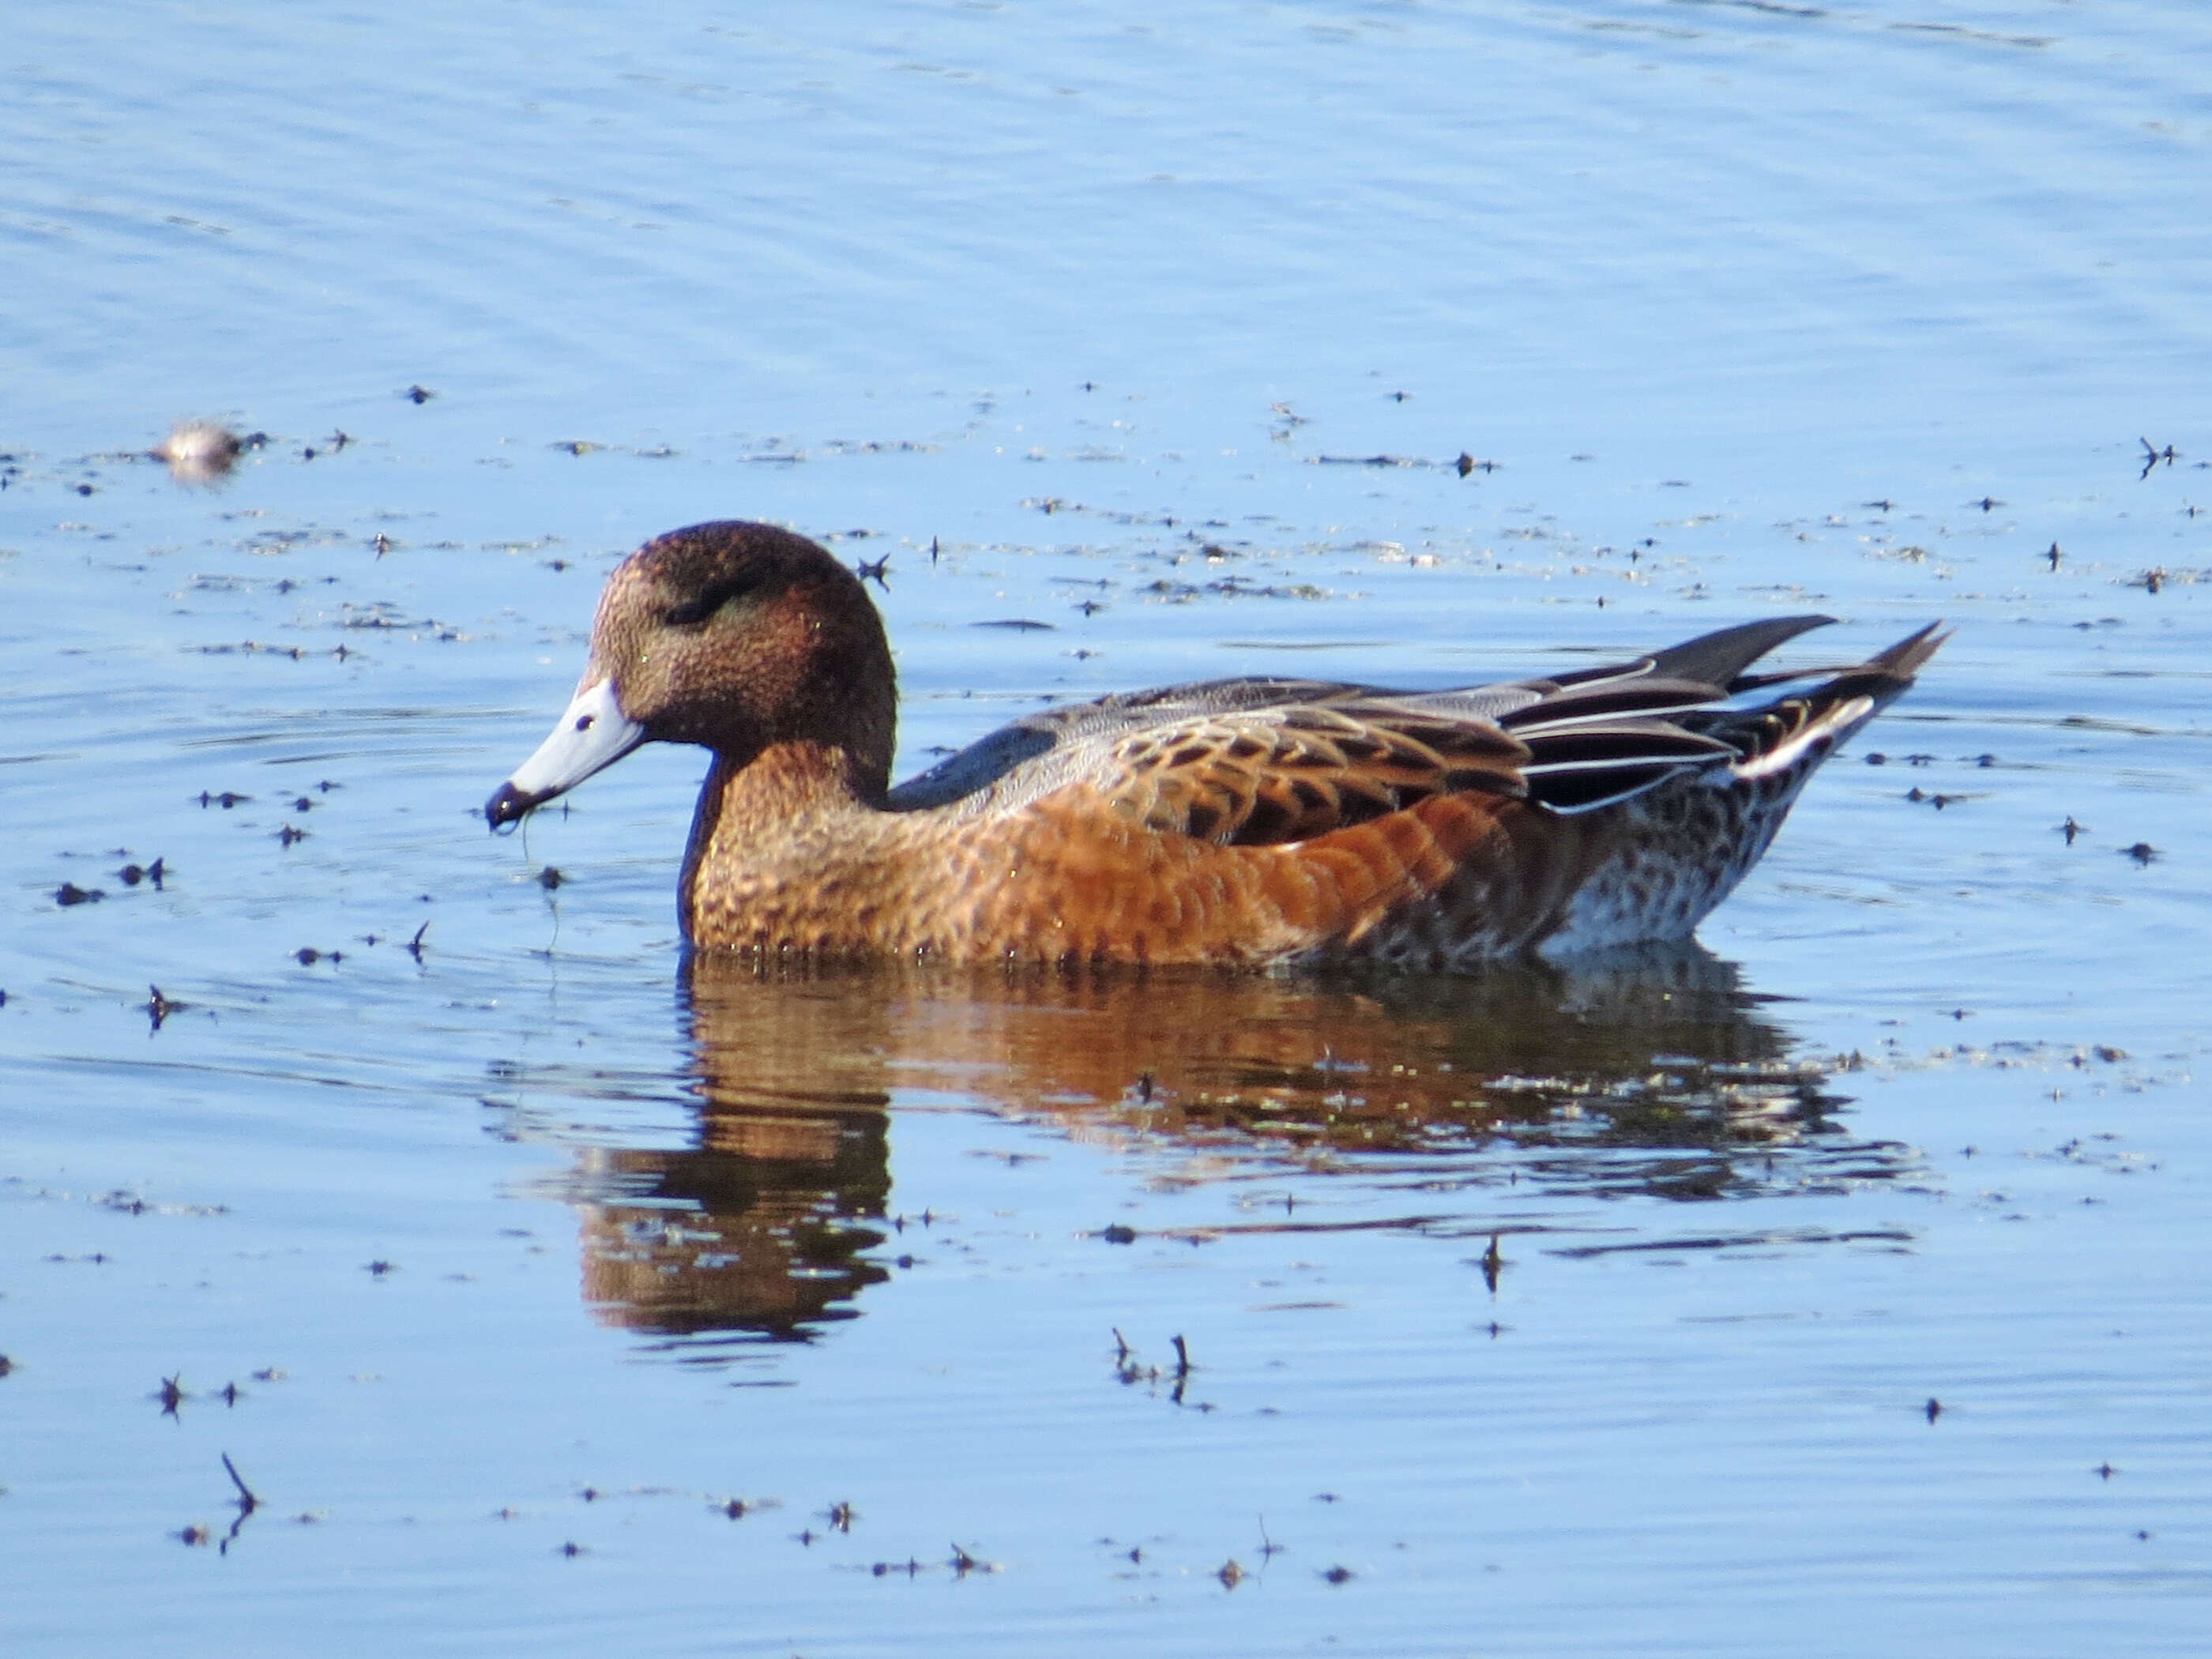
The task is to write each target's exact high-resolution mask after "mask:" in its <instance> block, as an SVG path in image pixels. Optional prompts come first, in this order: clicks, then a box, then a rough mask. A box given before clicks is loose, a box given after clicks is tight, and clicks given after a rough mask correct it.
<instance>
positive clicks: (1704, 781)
mask: <svg viewBox="0 0 2212 1659" xmlns="http://www.w3.org/2000/svg"><path fill="white" fill-rule="evenodd" d="M1833 746H1834V744H1833V740H1832V739H1830V738H1822V739H1820V740H1819V741H1818V742H1817V743H1816V744H1809V745H1808V752H1807V753H1806V754H1805V755H1804V756H1803V757H1802V759H1800V760H1799V761H1798V762H1797V763H1796V764H1794V765H1791V766H1790V767H1788V768H1786V769H1779V770H1768V771H1765V772H1763V773H1761V774H1759V775H1756V776H1753V777H1750V778H1742V777H1739V776H1737V775H1735V772H1734V771H1733V770H1732V769H1724V770H1722V771H1718V772H1715V773H1707V774H1704V775H1699V776H1694V777H1686V778H1677V779H1675V780H1674V781H1672V782H1670V783H1666V784H1662V785H1661V786H1660V787H1658V788H1656V789H1653V790H1650V791H1649V792H1648V793H1644V794H1642V795H1638V796H1637V797H1636V798H1635V799H1632V800H1626V801H1623V802H1621V803H1620V804H1619V805H1615V806H1612V807H1608V808H1607V809H1606V816H1607V818H1608V819H1609V820H1610V822H1609V823H1607V826H1606V829H1607V832H1608V833H1607V842H1608V850H1607V855H1606V856H1605V858H1604V859H1603V860H1602V861H1601V862H1600V863H1599V864H1598V866H1597V867H1596V868H1595V870H1594V871H1592V872H1591V873H1590V876H1589V879H1588V880H1586V881H1585V882H1583V884H1582V885H1581V887H1580V888H1578V889H1577V891H1576V893H1575V896H1574V900H1573V902H1572V903H1571V904H1570V905H1569V906H1568V907H1567V910H1566V914H1565V915H1564V916H1563V917H1562V918H1561V920H1560V922H1559V927H1557V928H1556V929H1555V930H1554V931H1553V932H1552V933H1549V934H1548V935H1547V936H1546V938H1545V939H1544V940H1543V941H1542V944H1541V953H1542V954H1543V955H1545V956H1547V957H1565V956H1571V955H1574V954H1577V952H1581V951H1601V950H1607V949H1610V948H1612V947H1613V946H1616V945H1627V944H1632V943H1635V942H1637V941H1638V940H1643V939H1687V938H1688V937H1689V936H1690V934H1691V933H1692V932H1693V931H1695V929H1696V927H1697V926H1698V924H1699V922H1701V921H1704V920H1705V917H1706V916H1707V915H1710V914H1711V911H1712V909H1713V908H1714V907H1715V906H1716V905H1717V904H1718V903H1720V902H1721V901H1722V900H1723V899H1724V898H1726V897H1727V896H1729V894H1730V893H1731V892H1733V891H1734V890H1735V885H1736V884H1737V883H1738V882H1740V881H1741V880H1742V879H1743V878H1744V877H1745V876H1746V875H1747V874H1748V873H1749V872H1750V870H1751V867H1752V866H1753V865H1754V864H1756V863H1758V862H1759V860H1760V859H1761V858H1762V857H1764V856H1765V853H1766V849H1767V848H1768V847H1769V846H1771V844H1772V843H1773V841H1774V837H1775V835H1776V834H1777V832H1778V831H1779V830H1780V829H1781V828H1782V823H1783V820H1784V818H1786V817H1789V815H1790V806H1791V805H1792V804H1793V803H1795V801H1796V799H1797V793H1798V791H1799V790H1801V789H1802V788H1803V787H1805V781H1806V780H1807V779H1808V778H1810V777H1811V776H1812V775H1813V773H1814V770H1815V769H1818V768H1819V766H1820V763H1821V762H1822V761H1823V760H1825V759H1826V758H1827V756H1828V753H1829V751H1830V750H1831V749H1832V748H1833Z"/></svg>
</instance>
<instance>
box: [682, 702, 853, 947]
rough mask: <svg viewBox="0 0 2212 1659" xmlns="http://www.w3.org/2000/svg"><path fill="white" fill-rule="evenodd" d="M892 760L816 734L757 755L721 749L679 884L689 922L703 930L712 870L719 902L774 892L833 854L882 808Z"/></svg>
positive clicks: (689, 927)
mask: <svg viewBox="0 0 2212 1659" xmlns="http://www.w3.org/2000/svg"><path fill="white" fill-rule="evenodd" d="M883 799H884V769H883V768H882V767H881V766H880V765H873V764H871V763H869V762H868V761H867V760H866V759H865V758H864V757H857V756H855V755H854V754H853V753H852V752H851V751H849V750H845V749H842V748H840V747H837V746H836V745H833V744H824V743H819V742H816V741H813V740H811V739H805V740H799V741H793V742H786V743H778V744H770V745H769V747H768V748H766V749H763V750H761V752H760V753H759V754H757V755H756V756H754V757H753V758H752V759H750V761H744V762H736V761H732V760H730V759H729V758H727V757H724V756H721V755H719V754H718V755H716V756H715V757H714V766H713V767H712V769H709V770H708V774H707V781H706V782H705V783H704V784H702V786H701V787H700V790H699V805H698V809H697V811H696V812H695V813H694V814H693V815H692V818H691V841H690V846H689V847H688V848H685V850H684V875H683V880H682V884H681V886H680V888H679V890H678V893H679V897H678V903H679V905H680V906H681V909H682V915H683V921H684V933H685V934H686V935H687V936H688V937H693V938H696V936H697V935H698V933H699V931H700V930H699V928H698V927H697V925H696V919H697V917H698V915H699V907H700V905H701V904H702V903H703V902H708V895H707V894H706V893H705V892H704V891H702V889H701V886H700V881H701V874H702V872H704V871H712V872H714V887H715V889H716V891H715V894H714V902H716V903H719V904H724V905H726V904H729V903H731V902H738V903H743V902H747V901H757V900H759V899H762V898H766V897H768V896H769V895H770V894H772V893H773V892H774V891H775V890H776V889H778V888H780V887H781V886H782V885H783V884H786V883H787V882H788V881H790V880H791V879H792V878H793V877H794V876H797V875H799V874H801V873H803V872H808V871H813V872H820V871H821V870H822V869H823V866H827V865H829V864H833V863H835V862H836V860H837V859H838V857H839V854H841V852H842V851H843V850H845V849H846V848H848V847H849V845H850V843H851V842H852V841H853V840H854V829H855V827H856V824H857V823H858V822H860V821H863V820H866V819H867V818H869V817H872V815H873V814H875V813H876V812H877V811H879V810H880V809H881V807H882V805H883Z"/></svg>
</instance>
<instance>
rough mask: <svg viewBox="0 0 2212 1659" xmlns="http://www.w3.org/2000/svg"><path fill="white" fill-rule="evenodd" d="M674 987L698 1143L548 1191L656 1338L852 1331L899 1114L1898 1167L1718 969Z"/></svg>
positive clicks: (1699, 961) (1677, 965)
mask: <svg viewBox="0 0 2212 1659" xmlns="http://www.w3.org/2000/svg"><path fill="white" fill-rule="evenodd" d="M685 991H686V994H687V997H688V1000H689V1008H690V1020H691V1030H692V1036H693V1038H694V1041H695V1044H696V1092H697V1096H698V1099H699V1105H698V1109H697V1131H696V1145H695V1146H693V1147H692V1148H691V1149H690V1150H687V1151H683V1152H649V1151H619V1152H592V1153H590V1154H586V1155H584V1156H583V1157H582V1158H580V1164H579V1167H578V1169H577V1170H576V1171H575V1179H574V1185H573V1187H572V1188H571V1196H572V1197H573V1198H574V1200H576V1201H577V1203H578V1205H579V1207H580V1209H581V1211H582V1212H583V1216H584V1241H583V1247H584V1255H585V1288H586V1297H588V1299H589V1300H590V1302H591V1304H592V1306H593V1308H594V1309H595V1310H596V1311H597V1312H598V1313H599V1316H601V1317H603V1318H605V1319H606V1320H608V1321H609V1322H615V1323H619V1324H622V1325H624V1326H628V1327H631V1328H636V1329H640V1330H644V1331H650V1332H656V1333H663V1334H671V1335H675V1334H683V1335H695V1334H699V1333H704V1332H726V1333H729V1334H731V1335H732V1336H733V1337H739V1338H742V1337H744V1336H752V1337H760V1336H766V1337H769V1338H782V1339H793V1338H804V1337H805V1336H806V1335H808V1334H810V1333H811V1330H812V1329H813V1328H817V1327H818V1326H819V1325H820V1324H822V1323H823V1322H826V1321H829V1320H834V1319H837V1318H844V1317H850V1316H852V1315H853V1314H854V1311H855V1310H854V1306H853V1304H854V1298H855V1297H856V1296H857V1295H858V1293H859V1292H860V1291H861V1290H862V1289H863V1288H865V1287H866V1285H871V1284H872V1283H874V1282H876V1281H877V1280H878V1279H883V1278H884V1277H885V1276H886V1274H887V1273H888V1271H889V1269H890V1265H891V1263H890V1258H893V1257H895V1255H896V1250H897V1248H898V1245H897V1242H896V1239H895V1238H894V1237H893V1231H892V1228H893V1223H892V1222H891V1221H890V1218H889V1213H890V1212H889V1210H888V1207H887V1206H888V1199H889V1195H890V1168H889V1149H888V1140H887V1133H886V1126H887V1109H888V1108H889V1107H890V1105H891V1104H892V1103H893V1102H894V1101H895V1100H896V1101H903V1102H908V1103H919V1102H929V1101H945V1102H950V1103H957V1104H959V1105H962V1106H963V1107H970V1108H973V1107H981V1108H983V1109H995V1110H999V1111H1001V1112H1004V1113H1006V1114H1009V1115H1017V1116H1019V1117H1022V1118H1024V1119H1033V1120H1041V1121H1042V1120H1050V1121H1054V1123H1056V1124H1058V1125H1060V1126H1063V1127H1066V1128H1067V1129H1068V1130H1070V1131H1071V1132H1073V1133H1079V1134H1084V1135H1086V1136H1090V1137H1094V1138H1097V1137H1117V1136H1119V1137H1129V1138H1141V1139H1143V1140H1145V1141H1146V1144H1148V1145H1151V1146H1165V1147H1169V1148H1171V1149H1185V1150H1188V1151H1189V1152H1194V1153H1200V1152H1202V1153H1203V1154H1204V1158H1203V1159H1202V1160H1200V1163H1201V1164H1202V1168H1203V1169H1204V1170H1215V1171H1219V1172H1223V1173H1228V1172H1233V1171H1238V1170H1244V1171H1255V1170H1266V1169H1267V1168H1268V1167H1269V1166H1270V1165H1271V1164H1272V1165H1277V1166H1281V1167H1282V1169H1283V1170H1284V1172H1285V1176H1286V1178H1295V1179H1297V1180H1301V1181H1304V1180H1309V1179H1310V1180H1315V1181H1325V1180H1326V1179H1328V1176H1331V1175H1333V1174H1334V1175H1341V1176H1346V1177H1348V1178H1352V1179H1358V1178H1359V1177H1360V1176H1363V1175H1364V1176H1369V1177H1372V1176H1374V1175H1375V1174H1376V1172H1377V1170H1383V1171H1385V1172H1386V1173H1390V1174H1417V1175H1418V1176H1419V1179H1420V1182H1421V1185H1422V1187H1423V1189H1424V1191H1425V1192H1426V1193H1429V1194H1447V1195H1448V1194H1450V1193H1452V1192H1455V1191H1458V1192H1469V1191H1475V1190H1478V1189H1485V1188H1491V1189H1494V1188H1498V1187H1499V1186H1500V1185H1501V1184H1502V1183H1504V1182H1507V1181H1509V1180H1510V1182H1512V1183H1513V1184H1514V1186H1515V1187H1516V1189H1517V1190H1518V1191H1519V1192H1521V1193H1522V1194H1528V1193H1537V1194H1548V1195H1566V1194H1580V1195H1583V1196H1592V1195H1599V1194H1613V1193H1623V1192H1627V1193H1638V1194H1656V1195H1662V1196H1667V1197H1673V1198H1681V1199H1711V1198H1718V1197H1724V1196H1728V1195H1729V1194H1735V1193H1744V1192H1752V1191H1773V1190H1777V1189H1779V1188H1804V1187H1807V1186H1808V1185H1811V1186H1821V1185H1825V1184H1826V1182H1828V1181H1829V1180H1830V1179H1844V1178H1851V1179H1860V1178H1866V1177H1868V1176H1881V1175H1884V1174H1889V1173H1894V1170H1893V1168H1892V1167H1890V1165H1893V1164H1894V1162H1895V1159H1896V1157H1897V1155H1898V1154H1897V1149H1893V1148H1885V1147H1881V1146H1869V1145H1866V1144H1864V1143H1857V1144H1854V1143H1851V1142H1850V1141H1848V1140H1847V1139H1845V1138H1844V1136H1843V1135H1842V1134H1841V1133H1839V1132H1838V1130H1837V1127H1836V1126H1835V1124H1834V1123H1833V1122H1832V1120H1831V1118H1830V1116H1829V1113H1830V1111H1831V1110H1832V1108H1833V1107H1834V1106H1835V1105H1836V1104H1837V1103H1838V1102H1837V1101H1836V1099H1835V1097H1832V1095H1830V1094H1828V1093H1827V1092H1826V1085H1827V1082H1828V1077H1827V1073H1826V1071H1824V1070H1823V1069H1822V1068H1820V1066H1814V1065H1810V1064H1808V1063H1805V1062H1802V1061H1793V1060H1789V1059H1787V1058H1786V1055H1787V1053H1788V1050H1789V1048H1790V1040H1789V1038H1788V1037H1787V1036H1785V1035H1784V1033H1783V1032H1782V1031H1781V1030H1779V1029H1778V1028H1777V1027H1776V1026H1775V1025H1773V1024H1771V1023H1770V1022H1769V1021H1767V1020H1766V1019H1765V1018H1761V1017H1760V1014H1759V1006H1760V1004H1759V1000H1758V999H1755V998H1753V996H1751V995H1749V994H1747V993H1746V992H1745V991H1744V990H1743V988H1742V987H1741V985H1740V983H1739V982H1738V976H1737V974H1736V971H1735V969H1734V967H1733V966H1732V965H1731V964H1729V963H1723V962H1721V961H1720V960H1718V959H1717V958H1716V957H1713V956H1711V954H1710V953H1708V952H1706V951H1703V950H1700V949H1698V948H1696V947H1694V946H1693V947H1689V948H1686V949H1682V948H1677V949H1672V950H1668V951H1656V952H1651V953H1648V954H1643V955H1639V956H1637V957H1633V958H1629V959H1625V960H1622V959H1615V960H1610V961H1608V962H1607V963H1605V964H1604V965H1602V966H1601V967H1596V968H1593V969H1587V970H1584V971H1582V972H1577V973H1572V974H1570V973H1563V972H1559V971H1557V970H1553V969H1515V970H1502V971H1498V972H1495V973H1492V974H1490V975H1484V976H1482V977H1479V978H1473V979H1459V980H1425V979H1394V978H1385V977H1374V978H1362V979H1356V980H1355V979H1333V980H1328V979H1325V980H1316V979H1312V978H1280V979H1266V978H1258V979H1255V978H1249V977H1230V976H1224V975H1206V974H1200V973H1190V974H1178V975H1164V974H1160V973H1153V974H1151V975H1142V974H1136V973H1128V972H1121V973H1106V974H1100V973H1085V974H1063V973H1056V972H1046V971H1031V970H1023V971H1019V972H1006V971H994V970H951V971H922V970H918V969H896V968H878V969H841V970H822V969H814V970H799V969H789V968H778V967H774V966H768V967H763V966H760V965H758V964H756V963H751V962H749V961H744V960H738V959H732V958H726V957H705V956H702V957H699V958H697V959H696V961H695V962H694V963H692V964H691V966H690V971H689V974H688V976H687V981H686V985H685ZM1194 1178H1205V1177H1204V1176H1203V1175H1202V1174H1201V1175H1200V1176H1195V1177H1194ZM1469 1201H1470V1202H1472V1201H1473V1200H1469ZM1443 1202H1445V1203H1446V1204H1447V1205H1448V1204H1449V1197H1448V1196H1447V1197H1446V1198H1444V1200H1443Z"/></svg>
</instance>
